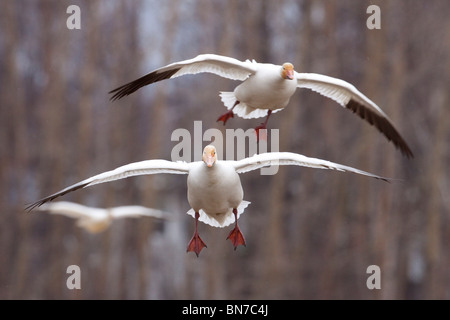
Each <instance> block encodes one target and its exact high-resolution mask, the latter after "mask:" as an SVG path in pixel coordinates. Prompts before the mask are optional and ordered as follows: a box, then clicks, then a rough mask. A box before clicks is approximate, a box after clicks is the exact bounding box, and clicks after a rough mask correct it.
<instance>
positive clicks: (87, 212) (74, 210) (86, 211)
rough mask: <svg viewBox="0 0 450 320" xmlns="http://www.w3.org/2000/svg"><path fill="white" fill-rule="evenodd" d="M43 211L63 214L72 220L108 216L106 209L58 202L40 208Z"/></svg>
mask: <svg viewBox="0 0 450 320" xmlns="http://www.w3.org/2000/svg"><path fill="white" fill-rule="evenodd" d="M39 209H40V210H42V211H48V212H49V213H53V214H62V215H65V216H67V217H70V218H75V219H79V218H91V217H94V216H98V217H100V216H106V212H105V210H104V209H98V208H91V207H87V206H84V205H81V204H78V203H74V202H69V201H56V202H53V203H45V204H43V205H42V206H41V207H40V208H39Z"/></svg>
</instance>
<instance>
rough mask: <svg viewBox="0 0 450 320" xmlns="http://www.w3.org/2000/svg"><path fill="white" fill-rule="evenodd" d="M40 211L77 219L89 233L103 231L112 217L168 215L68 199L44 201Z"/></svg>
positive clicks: (161, 216) (135, 208)
mask: <svg viewBox="0 0 450 320" xmlns="http://www.w3.org/2000/svg"><path fill="white" fill-rule="evenodd" d="M39 210H41V211H47V212H49V213H53V214H61V215H65V216H67V217H70V218H74V219H77V225H78V226H79V227H82V228H84V229H85V230H87V231H89V232H90V233H100V232H103V231H105V230H106V229H107V228H108V227H109V226H110V225H111V223H112V222H113V220H114V219H121V218H138V217H154V218H158V219H167V218H168V217H169V216H168V214H167V213H164V212H163V211H160V210H156V209H151V208H147V207H142V206H120V207H113V208H107V209H103V208H93V207H87V206H83V205H81V204H78V203H74V202H69V201H57V202H53V203H45V204H43V205H42V206H41V207H39Z"/></svg>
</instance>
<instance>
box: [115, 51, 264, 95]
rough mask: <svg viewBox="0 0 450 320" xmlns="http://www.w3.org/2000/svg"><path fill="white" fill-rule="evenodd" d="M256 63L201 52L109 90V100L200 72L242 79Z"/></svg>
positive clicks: (250, 72)
mask: <svg viewBox="0 0 450 320" xmlns="http://www.w3.org/2000/svg"><path fill="white" fill-rule="evenodd" d="M257 65H258V64H257V63H255V62H250V61H248V60H247V61H244V62H243V61H239V60H237V59H234V58H230V57H225V56H220V55H216V54H201V55H198V56H197V57H195V58H193V59H189V60H184V61H180V62H175V63H171V64H169V65H167V66H165V67H162V68H159V69H156V70H154V71H152V72H150V73H148V74H146V75H145V76H143V77H141V78H139V79H136V80H134V81H131V82H130V83H127V84H125V85H123V86H120V87H118V88H116V89H114V90H111V91H110V92H109V93H111V94H114V95H113V96H112V97H111V100H112V101H114V100H118V99H120V98H123V97H124V96H127V95H129V94H132V93H133V92H135V91H136V90H138V89H140V88H142V87H143V86H146V85H149V84H151V83H154V82H158V81H161V80H165V79H173V78H176V77H179V76H182V75H185V74H196V73H201V72H209V73H214V74H217V75H219V76H221V77H224V78H228V79H233V80H241V81H243V80H245V79H247V77H248V76H250V75H251V74H254V73H255V72H256V70H257Z"/></svg>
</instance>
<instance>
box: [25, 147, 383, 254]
mask: <svg viewBox="0 0 450 320" xmlns="http://www.w3.org/2000/svg"><path fill="white" fill-rule="evenodd" d="M271 165H296V166H304V167H312V168H318V169H331V170H339V171H349V172H353V173H357V174H361V175H365V176H369V177H372V178H376V179H381V180H385V181H388V179H387V178H383V177H380V176H377V175H374V174H371V173H368V172H365V171H361V170H358V169H355V168H352V167H348V166H344V165H340V164H337V163H333V162H330V161H325V160H320V159H315V158H308V157H305V156H303V155H300V154H296V153H290V152H272V153H262V154H258V155H254V156H252V157H249V158H245V159H242V160H239V161H231V160H222V161H218V160H217V154H216V148H215V147H214V146H212V145H208V146H206V147H205V148H204V150H203V155H202V161H196V162H190V163H187V162H181V161H179V162H172V161H167V160H146V161H140V162H134V163H130V164H127V165H124V166H121V167H119V168H117V169H114V170H112V171H108V172H104V173H101V174H98V175H96V176H93V177H91V178H88V179H85V180H83V181H81V182H78V183H76V184H74V185H71V186H69V187H67V188H65V189H63V190H61V191H58V192H57V193H54V194H52V195H50V196H48V197H45V198H43V199H41V200H38V201H36V202H34V203H32V204H30V205H29V206H28V207H27V208H26V209H27V210H29V211H31V210H32V209H34V208H36V207H39V206H41V205H43V204H44V203H46V202H49V201H52V200H54V199H55V198H57V197H59V196H62V195H64V194H66V193H69V192H71V191H75V190H78V189H80V188H85V187H88V186H92V185H95V184H99V183H104V182H108V181H114V180H118V179H124V178H127V177H131V176H137V175H146V174H155V173H173V174H187V175H188V177H187V187H188V192H187V198H188V202H189V204H190V206H191V208H192V209H191V210H189V211H188V212H187V213H188V214H189V215H191V216H193V217H194V218H195V231H194V235H193V237H192V239H191V241H190V242H189V244H188V247H187V251H188V252H189V251H193V252H195V253H196V255H197V256H198V255H199V253H200V251H201V250H202V249H203V248H204V247H206V245H205V243H204V242H203V240H202V239H201V238H200V236H199V234H198V230H197V224H198V221H202V222H204V223H206V224H209V225H211V226H213V227H226V226H228V225H230V224H231V223H233V222H234V223H235V227H234V229H233V230H231V232H230V233H229V235H228V237H227V239H230V240H231V242H232V243H233V246H234V249H236V248H237V246H238V245H245V239H244V236H243V234H242V232H241V230H240V228H239V226H238V219H239V216H240V215H241V214H242V213H243V212H244V209H245V208H246V207H247V206H248V205H249V204H250V202H248V201H244V200H243V196H244V192H243V190H242V185H241V180H240V178H239V173H244V172H248V171H251V170H256V169H259V168H263V167H266V166H271Z"/></svg>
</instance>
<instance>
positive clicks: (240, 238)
mask: <svg viewBox="0 0 450 320" xmlns="http://www.w3.org/2000/svg"><path fill="white" fill-rule="evenodd" d="M233 213H234V218H235V219H236V220H235V221H236V225H235V227H234V229H233V230H231V232H230V234H229V235H228V237H227V240H228V239H230V240H231V242H232V243H233V246H234V250H236V248H237V246H238V245H240V244H242V245H243V246H245V239H244V235H243V234H242V232H241V229H239V225H238V222H237V220H238V218H237V209H233Z"/></svg>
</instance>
